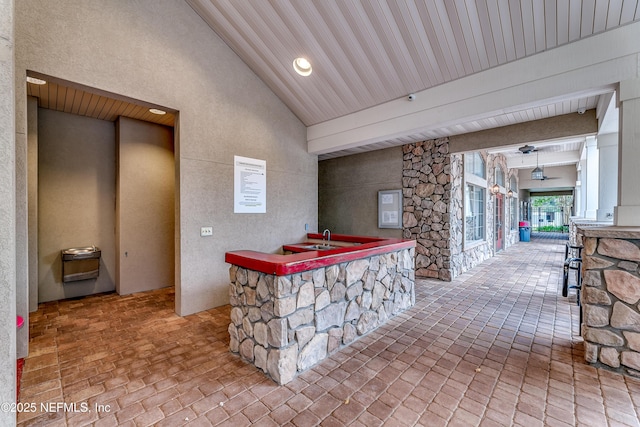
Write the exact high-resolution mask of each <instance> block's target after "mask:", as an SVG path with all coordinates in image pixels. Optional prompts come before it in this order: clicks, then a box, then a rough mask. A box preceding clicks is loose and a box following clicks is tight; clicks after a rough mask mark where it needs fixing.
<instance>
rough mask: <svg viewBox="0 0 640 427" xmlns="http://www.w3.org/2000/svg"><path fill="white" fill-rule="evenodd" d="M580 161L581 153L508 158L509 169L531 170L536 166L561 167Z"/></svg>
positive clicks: (537, 153) (525, 155)
mask: <svg viewBox="0 0 640 427" xmlns="http://www.w3.org/2000/svg"><path fill="white" fill-rule="evenodd" d="M579 161H580V151H561V152H548V153H545V152H544V151H542V152H540V151H539V152H536V153H529V154H522V155H519V156H515V157H509V158H507V168H509V169H531V168H535V167H536V166H538V165H540V166H541V167H542V166H560V165H569V164H575V163H578V162H579Z"/></svg>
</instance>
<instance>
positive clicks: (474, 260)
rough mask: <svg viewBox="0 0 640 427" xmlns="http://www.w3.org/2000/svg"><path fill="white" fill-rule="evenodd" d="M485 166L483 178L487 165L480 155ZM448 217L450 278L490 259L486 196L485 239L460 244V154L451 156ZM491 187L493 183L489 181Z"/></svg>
mask: <svg viewBox="0 0 640 427" xmlns="http://www.w3.org/2000/svg"><path fill="white" fill-rule="evenodd" d="M481 154H482V157H483V158H484V160H485V164H486V165H487V176H490V175H491V174H490V173H489V164H488V163H489V162H488V161H487V156H486V154H485V153H481ZM451 182H452V186H451V193H452V196H451V207H450V210H451V214H452V215H453V216H455V220H454V221H452V226H451V275H452V276H453V277H457V276H459V275H460V274H462V273H464V272H465V271H468V270H470V269H472V268H473V267H475V266H476V265H478V264H480V263H481V262H482V261H485V260H487V259H489V258H491V257H492V256H493V245H492V244H491V242H493V198H491V197H489V192H487V193H486V200H487V210H486V212H485V230H486V233H487V234H486V239H485V240H484V241H483V242H482V243H477V244H474V245H473V246H471V247H465V245H464V228H463V224H462V222H463V219H464V207H463V202H464V161H463V155H462V154H454V155H452V156H451ZM489 183H490V180H489V179H487V187H488V188H490V185H489ZM491 185H493V182H491Z"/></svg>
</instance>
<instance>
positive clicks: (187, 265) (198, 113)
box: [16, 0, 317, 315]
mask: <svg viewBox="0 0 640 427" xmlns="http://www.w3.org/2000/svg"><path fill="white" fill-rule="evenodd" d="M16 41H17V42H16V73H17V75H18V77H20V78H24V76H25V73H26V70H33V71H36V72H39V73H43V74H45V75H50V76H54V77H58V78H61V79H65V80H68V81H72V82H77V83H80V84H83V85H87V86H90V87H95V88H98V89H101V90H105V91H109V92H112V93H116V94H122V95H126V96H128V97H131V98H134V99H140V100H144V101H147V102H150V103H154V104H157V105H162V106H166V107H168V108H172V109H176V110H178V111H179V115H178V117H179V119H178V120H179V122H178V125H177V127H176V132H177V133H178V135H177V140H178V141H179V142H178V145H177V147H176V161H177V165H176V167H177V171H178V173H177V177H176V192H177V198H178V199H177V200H178V203H179V209H178V212H177V215H176V219H177V221H178V226H177V230H176V250H177V255H176V311H177V312H178V313H179V314H181V315H186V314H190V313H194V312H197V311H201V310H204V309H207V308H210V307H213V306H218V305H222V304H227V303H228V294H227V280H228V279H227V278H228V265H226V264H225V262H224V253H225V252H226V251H228V250H233V249H242V248H251V249H256V250H260V251H276V250H277V249H278V248H279V247H280V245H281V244H282V243H283V242H290V241H296V240H298V239H302V238H303V237H304V236H305V229H304V224H305V223H308V224H311V225H312V227H316V224H317V157H315V156H312V155H309V154H308V153H307V150H306V129H305V127H304V126H303V124H302V123H301V122H300V121H299V120H298V119H297V118H296V117H295V116H294V115H293V114H292V113H291V112H290V111H289V110H288V109H287V108H286V106H284V104H282V102H280V100H278V98H277V97H276V96H275V95H274V94H273V93H272V92H271V91H270V90H269V89H268V88H267V87H266V86H265V85H264V84H263V83H262V81H260V80H259V79H258V77H257V76H256V75H255V74H253V73H252V72H251V71H250V70H249V68H248V67H247V66H246V65H245V64H244V63H243V62H242V61H241V60H240V59H239V58H238V57H237V56H236V55H235V53H233V51H231V49H229V47H228V46H227V45H226V44H224V42H223V41H222V40H221V39H220V38H219V37H217V36H216V35H215V33H213V31H212V30H211V29H210V28H209V27H208V26H207V25H206V24H205V23H204V21H202V19H201V18H200V17H199V16H198V15H197V14H196V13H195V12H194V11H193V10H192V9H191V8H190V7H189V6H188V5H187V4H186V3H184V2H176V1H172V0H160V1H158V0H146V1H136V2H102V1H97V0H91V1H85V0H76V1H65V2H48V1H44V0H25V1H21V2H19V3H17V4H16ZM25 111H26V94H25V95H22V94H19V95H18V96H17V104H16V115H17V116H18V120H17V123H18V126H19V127H23V128H24V127H26V119H25ZM17 131H20V129H18V130H17ZM234 155H240V156H245V157H252V158H258V159H263V160H266V162H267V213H266V214H234V213H233V156H234ZM205 225H207V226H213V236H212V237H206V238H202V237H200V233H199V232H200V227H201V226H205Z"/></svg>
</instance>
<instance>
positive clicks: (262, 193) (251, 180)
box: [233, 156, 267, 213]
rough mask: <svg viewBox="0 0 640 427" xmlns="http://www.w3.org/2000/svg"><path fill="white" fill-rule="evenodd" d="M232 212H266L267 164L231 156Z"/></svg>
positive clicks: (262, 161)
mask: <svg viewBox="0 0 640 427" xmlns="http://www.w3.org/2000/svg"><path fill="white" fill-rule="evenodd" d="M233 166H234V168H233V171H234V179H233V189H234V200H233V212H234V213H266V212H267V162H266V161H265V160H258V159H250V158H248V157H241V156H233Z"/></svg>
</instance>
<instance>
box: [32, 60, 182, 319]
mask: <svg viewBox="0 0 640 427" xmlns="http://www.w3.org/2000/svg"><path fill="white" fill-rule="evenodd" d="M27 74H28V76H30V77H37V78H38V79H40V80H42V81H44V82H45V83H44V84H37V83H31V82H28V83H27V95H28V101H27V102H28V108H27V111H28V112H27V121H28V159H29V160H28V162H29V172H28V181H29V191H28V209H29V221H28V233H29V242H30V243H29V256H28V263H29V309H30V311H35V310H36V309H37V306H38V303H40V302H45V301H54V300H59V299H67V298H75V297H81V296H86V295H92V294H98V293H103V292H111V291H114V290H115V291H117V292H118V293H120V294H130V293H133V292H140V291H145V290H152V289H159V288H163V287H170V286H175V280H176V278H175V263H176V256H175V248H174V246H175V241H176V234H177V233H178V227H176V222H177V221H176V217H177V216H176V212H177V206H178V205H179V201H178V199H177V195H178V193H177V192H176V191H175V188H177V185H178V183H177V174H176V161H175V152H176V151H177V141H178V135H177V134H175V133H174V126H175V125H176V124H177V118H178V112H177V111H176V110H173V109H170V108H166V107H163V106H159V105H156V104H151V103H147V102H144V101H139V100H135V99H131V98H128V97H125V96H122V95H117V94H113V93H109V92H105V91H101V90H99V89H95V88H90V87H86V86H83V85H79V84H76V83H73V82H68V81H65V80H62V79H58V78H55V77H51V76H45V75H42V74H39V73H34V72H31V71H28V72H27ZM151 109H159V110H162V111H164V113H165V114H154V113H152V112H151V111H150V110H151ZM176 128H177V127H176ZM92 245H94V246H97V247H99V248H100V250H101V253H102V257H101V260H100V271H99V275H98V277H97V278H91V279H87V280H78V281H74V282H70V283H63V281H62V272H61V266H62V262H61V250H62V249H64V248H69V247H79V246H92Z"/></svg>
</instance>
